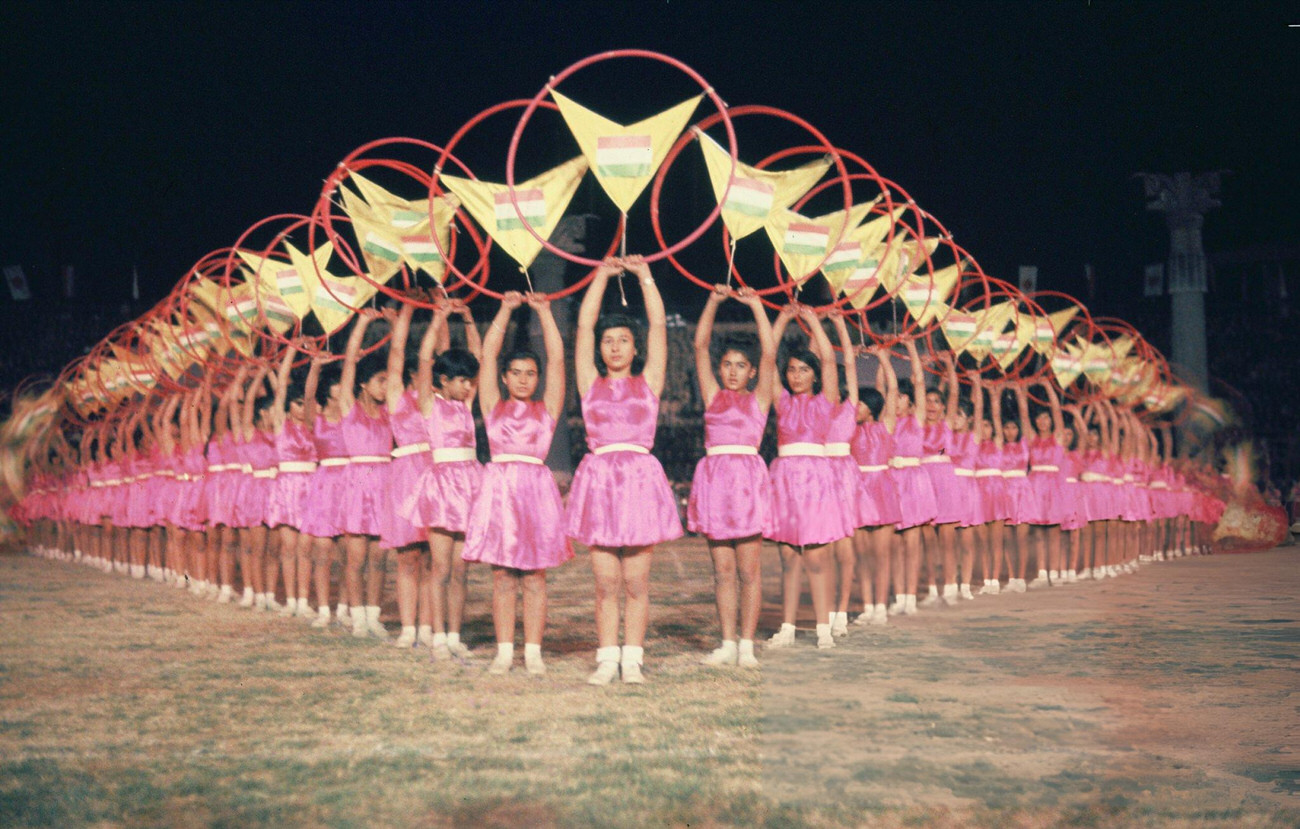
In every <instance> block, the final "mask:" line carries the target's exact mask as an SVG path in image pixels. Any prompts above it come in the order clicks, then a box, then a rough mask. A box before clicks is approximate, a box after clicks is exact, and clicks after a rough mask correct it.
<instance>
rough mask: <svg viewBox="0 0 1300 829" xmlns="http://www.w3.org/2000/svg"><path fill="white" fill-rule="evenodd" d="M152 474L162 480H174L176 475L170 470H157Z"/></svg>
mask: <svg viewBox="0 0 1300 829" xmlns="http://www.w3.org/2000/svg"><path fill="white" fill-rule="evenodd" d="M153 474H155V475H159V476H161V477H163V478H175V477H176V473H175V472H173V471H172V470H170V469H159V470H158V471H157V472H155V473H153Z"/></svg>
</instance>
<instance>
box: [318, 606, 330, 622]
mask: <svg viewBox="0 0 1300 829" xmlns="http://www.w3.org/2000/svg"><path fill="white" fill-rule="evenodd" d="M316 615H317V616H319V617H320V618H322V619H328V618H329V617H330V609H329V607H327V606H326V605H321V606H320V607H318V608H316Z"/></svg>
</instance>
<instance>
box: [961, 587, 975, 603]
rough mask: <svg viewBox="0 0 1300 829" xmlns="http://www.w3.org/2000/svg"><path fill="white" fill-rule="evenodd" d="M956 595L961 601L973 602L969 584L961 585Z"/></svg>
mask: <svg viewBox="0 0 1300 829" xmlns="http://www.w3.org/2000/svg"><path fill="white" fill-rule="evenodd" d="M957 595H958V596H961V597H962V598H963V599H972V600H973V599H974V598H975V594H974V593H971V592H970V585H969V584H963V585H962V586H961V587H960V588H959V589H958V591H957Z"/></svg>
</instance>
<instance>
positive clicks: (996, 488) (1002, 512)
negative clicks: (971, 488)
mask: <svg viewBox="0 0 1300 829" xmlns="http://www.w3.org/2000/svg"><path fill="white" fill-rule="evenodd" d="M975 485H976V486H977V487H978V488H979V493H980V512H981V515H982V516H983V518H984V523H986V524H987V523H989V522H990V521H1005V520H1006V519H1007V518H1008V516H1009V515H1010V512H1011V507H1010V505H1009V504H1008V503H1007V488H1006V484H1005V483H1004V481H1003V478H1002V450H1001V449H999V448H998V445H997V443H995V442H994V441H992V440H986V441H982V442H981V443H980V445H979V450H978V451H977V452H976V453H975Z"/></svg>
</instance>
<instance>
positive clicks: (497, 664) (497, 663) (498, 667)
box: [487, 653, 515, 676]
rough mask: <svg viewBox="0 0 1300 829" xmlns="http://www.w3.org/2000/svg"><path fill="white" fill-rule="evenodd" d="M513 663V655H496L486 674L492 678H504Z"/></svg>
mask: <svg viewBox="0 0 1300 829" xmlns="http://www.w3.org/2000/svg"><path fill="white" fill-rule="evenodd" d="M514 661H515V658H514V654H504V653H498V654H497V655H496V658H495V659H493V660H492V664H491V665H488V669H487V672H488V673H489V674H491V675H492V676H505V675H506V674H508V673H510V668H511V666H512V665H513V664H514Z"/></svg>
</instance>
